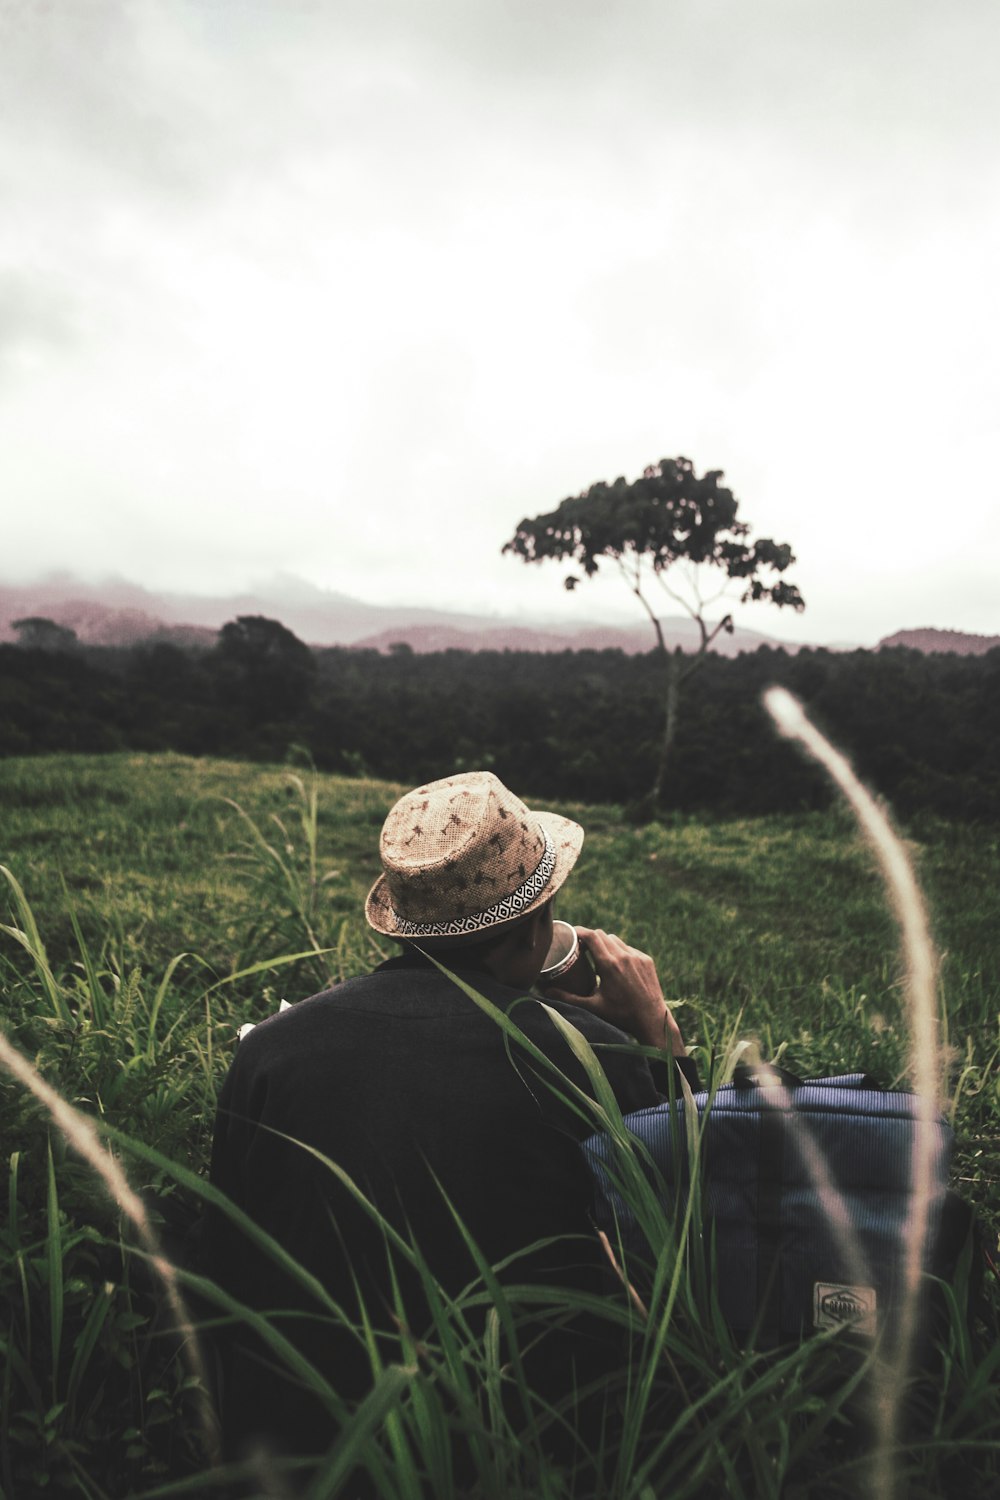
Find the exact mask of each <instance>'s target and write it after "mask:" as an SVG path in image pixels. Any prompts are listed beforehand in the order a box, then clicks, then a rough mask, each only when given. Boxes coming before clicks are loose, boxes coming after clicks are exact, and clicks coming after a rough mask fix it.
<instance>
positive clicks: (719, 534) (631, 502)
mask: <svg viewBox="0 0 1000 1500" xmlns="http://www.w3.org/2000/svg"><path fill="white" fill-rule="evenodd" d="M722 477H723V474H722V470H721V469H709V470H707V471H706V472H705V473H704V474H703V475H702V476H701V478H699V477H698V475H697V474H696V473H695V470H694V465H693V463H692V462H691V460H690V459H689V458H661V459H660V461H659V462H658V463H655V464H650V465H649V466H648V467H647V468H645V469H643V471H642V474H641V475H640V476H639V478H638V479H634V480H632V481H631V482H630V481H628V480H626V479H624V478H619V479H616V480H615V481H614V483H613V484H608V483H607V482H606V481H605V480H603V479H602V480H598V482H597V483H596V484H592V485H590V487H589V488H588V489H586V490H584V491H583V493H582V494H580V495H570V496H568V497H567V499H565V500H563V501H561V502H560V504H559V505H557V506H556V508H555V510H551V511H548V512H547V513H546V514H544V515H541V516H535V517H534V519H530V518H528V519H525V520H523V521H522V522H521V523H520V525H519V526H518V528H517V530H516V531H515V533H514V535H513V537H512V538H511V539H510V541H509V542H507V543H506V545H505V546H504V548H503V551H504V552H510V553H513V555H514V556H515V557H520V558H522V559H523V561H524V562H545V561H547V560H552V561H556V562H572V563H575V564H576V565H577V566H578V567H580V568H582V569H583V573H584V575H585V576H586V577H588V578H592V577H593V576H594V574H595V573H597V572H598V570H599V567H600V564H601V562H602V561H603V560H608V561H611V562H613V563H615V564H616V566H617V567H618V570H619V572H620V573H621V575H622V577H623V578H624V580H625V582H626V584H627V585H628V587H629V589H630V590H631V592H632V593H633V594H634V595H635V597H636V599H638V601H639V603H640V604H641V605H642V607H643V609H644V610H645V611H646V614H647V615H648V616H649V619H650V622H651V623H652V626H653V629H654V631H655V633H656V643H657V647H658V649H659V650H660V652H661V653H662V654H663V655H664V656H665V657H668V658H669V665H668V671H667V681H666V693H665V718H664V730H663V741H662V746H661V753H660V758H659V763H658V766H657V771H656V776H655V777H654V781H653V786H652V790H651V792H650V794H649V797H648V799H647V802H648V805H649V808H650V810H651V809H652V808H653V807H655V806H656V805H657V804H658V803H659V801H660V797H661V794H662V791H663V785H664V780H665V776H666V770H667V762H668V760H669V758H670V752H671V748H672V746H673V743H674V738H675V734H676V728H677V712H678V701H679V694H680V686H681V683H682V682H683V680H684V678H685V677H686V676H688V675H689V674H690V673H691V672H692V671H693V670H694V669H695V668H696V667H697V666H698V665H699V664H700V662H701V660H702V659H703V657H704V655H705V653H706V651H707V650H708V648H709V646H710V645H711V644H712V642H713V641H714V640H715V638H716V636H717V635H718V634H719V632H720V631H721V630H725V631H728V632H729V633H732V630H733V619H732V615H731V614H729V613H728V611H727V612H726V613H724V614H723V615H721V616H720V617H719V618H718V619H717V620H715V621H714V623H713V622H711V621H709V620H708V619H707V618H706V610H707V609H709V608H710V607H711V605H712V604H713V603H715V602H716V601H717V600H718V599H720V598H721V597H722V596H723V595H725V594H727V593H728V591H729V586H730V584H736V585H737V586H738V588H739V589H740V590H741V592H740V594H739V598H740V602H741V603H744V604H746V603H750V602H757V601H762V600H767V601H768V602H770V603H771V604H776V605H778V606H779V607H785V606H788V607H790V608H792V609H795V610H801V609H804V608H805V601H804V600H803V598H802V595H801V594H800V593H799V590H798V588H797V587H796V586H795V584H794V583H788V582H786V581H785V579H784V578H783V577H782V576H781V575H783V574H784V572H785V571H786V569H787V568H789V567H790V566H791V565H792V563H793V562H794V561H795V558H794V556H793V553H792V549H791V547H790V546H789V545H788V543H787V542H775V541H772V539H771V538H770V537H760V538H758V539H757V540H756V541H752V540H750V527H749V526H748V525H747V523H746V522H745V521H741V520H740V519H739V516H738V510H739V502H738V501H737V499H736V497H735V496H734V494H733V492H732V490H730V489H728V488H727V487H726V486H725V485H723V484H721V483H720V480H721V479H722ZM711 569H716V570H718V571H719V572H721V574H722V575H723V581H722V585H721V587H720V588H719V589H717V591H716V592H715V594H714V595H712V596H711V597H710V598H708V599H706V598H705V597H704V595H703V593H702V577H703V574H704V573H705V572H706V571H707V570H711ZM678 573H680V574H681V575H682V578H683V583H681V582H680V580H679V579H678V577H677V574H678ZM668 574H669V575H670V582H668V581H667V575H668ZM651 580H652V581H655V583H656V585H658V587H659V588H660V589H662V590H663V592H664V594H665V595H667V596H668V597H669V598H670V599H672V600H673V601H674V602H675V603H677V604H680V605H681V607H682V608H683V609H685V610H686V611H687V613H688V614H689V615H690V616H691V618H692V619H693V620H694V622H695V624H696V625H697V626H698V630H699V634H700V642H699V647H698V650H697V652H696V654H695V656H694V657H693V658H690V659H688V661H687V662H686V663H685V664H683V665H682V664H681V660H680V656H679V654H675V655H674V656H673V657H669V653H668V652H667V645H666V640H665V639H664V634H663V625H662V622H661V616H660V611H659V609H658V608H657V607H655V604H654V599H653V597H651V594H650V581H651ZM579 582H580V576H579V574H577V573H570V574H568V575H567V576H566V578H565V579H564V583H565V586H566V587H567V588H568V589H573V588H576V586H577V584H578V583H579Z"/></svg>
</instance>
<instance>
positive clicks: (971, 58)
mask: <svg viewBox="0 0 1000 1500" xmlns="http://www.w3.org/2000/svg"><path fill="white" fill-rule="evenodd" d="M998 66H1000V4H997V3H996V0H877V3H873V0H753V3H752V4H748V3H747V0H618V3H615V0H574V3H573V4H569V3H553V0H419V3H416V0H312V3H309V0H49V3H43V0H0V125H2V128H0V503H2V509H3V525H2V527H0V549H2V551H0V577H3V578H5V579H7V580H8V581H12V580H17V581H23V580H27V579H30V578H34V577H37V576H39V575H41V574H42V573H44V572H47V571H49V570H52V569H56V568H69V569H73V570H75V571H76V572H78V573H80V574H83V575H85V576H87V577H89V578H95V577H100V576H101V575H103V574H119V575H123V576H125V577H128V578H130V579H132V580H133V581H135V582H139V583H143V584H146V585H147V586H149V587H151V588H169V589H193V590H196V591H199V592H220V591H222V592H229V591H233V592H235V591H236V590H238V589H240V588H243V587H244V586H246V585H248V584H250V583H252V582H253V581H255V580H260V579H264V578H267V577H269V576H271V575H272V574H274V573H276V572H283V573H291V574H295V575H298V576H300V577H302V578H303V579H306V580H308V581H309V582H310V583H312V584H314V585H319V586H321V587H324V588H331V589H335V590H339V591H342V592H345V593H349V594H354V595H356V596H358V597H361V598H365V599H371V600H375V601H386V602H422V603H428V604H435V605H439V606H454V607H455V608H456V609H466V610H468V609H474V610H479V609H485V610H490V611H496V612H502V613H511V612H514V611H516V610H519V609H520V610H530V611H532V612H535V613H538V612H547V613H550V614H552V615H553V616H556V617H558V618H561V619H563V620H565V621H567V622H568V621H570V620H572V619H573V618H577V617H582V616H584V615H586V616H588V617H599V616H604V617H606V618H607V617H615V616H617V617H619V618H636V616H634V615H633V612H632V609H631V608H630V606H631V605H632V604H633V601H630V600H629V599H628V597H627V596H626V595H625V593H624V592H623V586H622V584H621V582H620V580H618V579H616V578H613V577H610V576H609V578H608V580H607V581H606V582H605V583H603V584H597V585H590V584H588V585H587V586H586V587H585V588H581V589H579V590H578V591H577V592H576V593H575V594H566V593H565V591H564V590H563V589H562V588H561V576H562V575H561V572H560V570H559V569H558V568H557V567H555V566H554V565H550V566H547V567H542V568H530V567H526V566H525V565H523V564H521V563H519V562H516V561H514V560H513V559H510V558H504V559H501V558H500V556H499V550H500V547H501V546H502V544H503V543H504V541H506V540H507V538H508V537H509V536H510V535H511V533H512V532H513V530H514V527H515V526H516V524H517V522H518V521H519V520H520V519H521V517H522V516H525V515H534V514H536V513H538V512H540V511H543V510H548V509H551V508H552V507H553V506H554V505H555V504H557V503H558V501H559V500H561V499H562V498H563V497H564V496H566V495H568V494H570V493H575V492H578V491H579V490H581V489H583V488H584V487H585V486H587V485H588V484H590V483H591V482H592V481H594V480H597V479H602V478H603V479H609V480H610V479H614V478H615V477H616V476H617V475H619V474H624V475H626V476H627V477H633V476H634V475H636V474H638V473H639V472H640V471H641V469H642V468H643V467H644V465H646V464H647V463H649V462H651V461H653V460H655V459H658V458H661V457H672V456H676V455H679V454H684V455H686V456H688V457H690V458H691V459H693V461H694V463H695V465H696V467H697V468H698V470H699V471H700V470H702V469H706V468H719V469H723V470H724V471H725V474H726V481H727V483H729V484H730V486H731V487H732V489H733V490H734V492H735V493H736V495H737V497H738V498H739V500H740V503H741V515H742V517H743V518H744V519H745V520H747V521H749V522H750V523H751V524H752V526H753V528H754V531H755V533H756V534H762V535H770V536H773V537H775V538H776V539H777V540H779V541H788V542H790V543H791V544H792V546H793V548H794V551H795V552H796V554H797V557H798V563H797V565H796V567H795V568H794V569H793V570H792V571H791V572H790V573H789V575H788V576H789V577H790V578H792V579H793V580H794V581H795V582H797V583H798V584H799V586H800V588H801V590H802V592H803V594H804V595H805V597H806V600H807V604H808V608H807V609H806V611H805V613H804V614H803V615H801V616H798V617H795V616H792V615H790V614H789V613H788V612H787V611H785V612H782V613H779V612H778V611H776V610H774V609H771V608H768V607H766V606H763V605H758V606H756V607H751V608H748V609H746V610H744V611H742V612H740V614H739V616H738V618H740V619H741V621H742V623H744V624H746V625H748V626H751V627H752V628H756V629H759V630H763V631H767V632H770V633H773V634H775V635H779V636H786V637H787V638H789V639H794V640H813V641H825V642H832V641H838V640H843V641H856V642H860V643H862V644H868V643H872V642H874V641H875V640H877V639H878V637H879V636H881V635H883V634H886V633H888V632H890V631H892V630H895V629H897V628H899V627H902V626H918V625H938V626H942V627H950V628H953V629H962V630H971V631H977V632H983V633H989V634H993V633H1000V587H998V580H997V574H998V562H1000V505H998V480H997V471H998V452H997V422H998V416H997V414H998V412H1000V380H998V356H997V349H998V347H1000V311H998V291H997V285H998V275H1000V153H998V140H1000V90H998V88H997V84H996V79H997V74H998Z"/></svg>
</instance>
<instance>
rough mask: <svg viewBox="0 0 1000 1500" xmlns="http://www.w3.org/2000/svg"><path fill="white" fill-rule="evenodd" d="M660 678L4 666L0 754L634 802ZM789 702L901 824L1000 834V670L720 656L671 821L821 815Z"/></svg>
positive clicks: (385, 667)
mask: <svg viewBox="0 0 1000 1500" xmlns="http://www.w3.org/2000/svg"><path fill="white" fill-rule="evenodd" d="M663 676H664V671H663V662H662V659H658V658H657V656H656V655H655V654H654V653H650V654H649V655H647V656H627V655H625V654H624V653H622V652H620V651H580V652H563V653H555V654H542V653H533V652H476V653H471V652H465V651H444V652H440V653H435V654H428V655H415V654H414V653H413V652H411V651H410V650H409V649H408V648H406V647H396V648H394V649H393V650H392V651H390V653H389V654H388V655H380V654H379V653H377V652H374V651H361V650H355V649H351V648H348V647H331V648H324V649H317V650H313V651H310V650H309V649H308V648H307V647H306V646H304V645H303V644H302V643H301V642H300V641H299V640H297V639H296V637H295V636H293V635H292V634H291V632H289V631H287V630H285V629H284V627H283V626H281V625H279V624H278V623H277V622H275V621H268V620H264V619H252V620H249V621H248V620H243V621H238V622H233V623H232V624H231V625H228V626H226V627H224V629H223V631H222V632H221V635H220V639H219V644H218V646H216V647H215V649H214V650H211V651H202V652H189V651H185V650H182V649H180V648H178V647H176V646H172V645H165V644H159V645H153V646H146V647H143V646H137V647H133V648H131V649H120V648H110V647H104V648H96V647H94V648H79V647H78V648H76V649H74V650H67V651H52V650H37V649H25V648H24V647H15V646H0V754H5V755H21V754H34V753H44V752H47V751H55V750H77V751H110V750H122V749H135V750H162V749H171V750H179V751H183V752H185V753H187V754H191V755H213V756H235V757H241V758H248V759H260V760H269V761H274V760H278V761H280V760H284V759H286V758H287V757H288V756H289V755H290V754H291V755H294V754H296V753H297V750H296V747H300V749H301V750H302V751H307V752H308V753H309V754H311V756H312V758H313V760H314V761H315V764H316V765H317V766H318V767H319V768H320V769H323V770H330V771H339V772H347V773H353V774H370V775H373V776H379V777H386V778H389V779H392V780H396V781H401V782H409V783H411V784H413V783H416V782H418V781H421V780H424V779H428V778H432V777H435V776H440V775H443V774H446V773H447V772H448V771H450V770H457V769H462V768H471V767H478V766H488V767H491V768H492V769H493V770H495V771H496V773H497V774H498V775H499V776H500V777H502V778H503V779H504V780H507V781H509V782H510V783H511V784H512V785H513V786H515V787H518V788H522V789H524V790H526V791H529V792H530V793H531V794H532V795H535V796H544V797H551V798H565V799H571V800H572V799H580V800H585V801H596V802H619V803H626V804H627V803H630V802H633V801H636V800H637V799H639V798H640V797H641V796H642V795H643V793H645V792H646V791H648V788H649V786H650V783H651V781H652V776H653V768H654V760H655V755H656V750H657V744H658V740H659V737H660V734H661V729H662V722H663ZM772 683H780V684H782V685H783V686H785V687H787V688H789V689H790V690H791V691H792V692H793V693H795V694H796V695H797V696H798V697H799V698H800V699H801V700H802V701H803V702H804V704H805V705H806V707H807V709H808V711H809V713H810V714H811V716H812V717H813V719H814V720H815V722H817V723H818V724H819V725H820V727H821V728H823V729H825V730H826V731H827V733H828V734H829V735H830V736H831V738H832V739H833V740H834V741H835V743H837V744H838V745H839V746H840V747H841V748H843V749H844V750H846V751H847V752H848V753H849V754H850V755H851V756H852V757H853V759H854V762H855V764H856V766H857V768H858V769H859V771H860V773H861V774H862V776H863V777H864V778H865V779H866V781H867V782H868V783H869V785H870V786H872V787H873V788H874V789H875V790H876V791H878V792H879V793H881V794H882V795H884V796H885V797H886V798H887V799H888V800H889V801H890V802H891V803H892V805H893V806H894V807H895V808H896V809H897V810H898V811H899V812H900V813H901V814H903V815H905V816H910V815H912V814H914V813H916V812H918V811H921V810H927V811H932V812H936V813H938V814H940V815H942V816H944V817H949V818H961V819H977V820H979V819H982V820H989V821H991V822H992V821H1000V755H998V745H1000V649H997V650H993V651H989V652H987V653H986V654H985V655H982V656H975V657H973V656H966V657H961V656H953V655H923V654H922V653H920V652H918V651H915V650H909V649H905V648H899V649H893V650H883V651H878V652H871V651H852V652H832V651H825V650H803V651H800V652H798V653H797V654H795V655H789V654H788V653H786V652H785V651H781V650H773V649H770V648H768V647H761V648H760V649H759V650H758V651H756V652H753V653H750V654H744V655H741V656H738V657H734V658H723V657H716V656H710V657H709V658H708V659H707V660H706V662H705V664H704V666H703V667H702V669H701V670H700V671H699V672H697V673H695V674H694V675H693V676H692V677H691V678H690V679H689V681H688V682H687V684H686V685H685V688H684V695H683V700H682V704H681V715H680V726H679V730H678V736H677V744H676V751H675V755H674V760H673V764H672V769H671V772H670V775H669V780H668V787H667V795H666V805H667V806H668V807H669V808H675V809H681V810H687V811H697V812H703V811H712V812H719V813H737V812H738V813H759V812H770V811H781V810H789V811H791V810H795V809H799V808H808V807H817V806H822V805H823V804H825V803H826V802H827V801H828V800H829V796H830V793H829V790H828V787H827V784H826V782H825V779H824V778H823V776H822V775H821V774H820V773H819V772H818V771H817V770H816V769H815V768H814V767H813V766H812V765H811V764H809V763H807V762H806V761H805V760H804V759H802V757H801V756H800V755H799V754H798V752H797V751H796V750H795V749H794V748H793V747H792V746H791V745H789V744H788V743H786V742H783V741H781V740H779V739H778V738H777V736H776V735H775V733H774V732H773V730H772V728H771V725H770V720H769V719H768V717H767V715H766V714H765V712H764V710H763V708H762V705H761V694H762V692H763V691H764V689H765V688H766V687H768V686H769V685H770V684H772Z"/></svg>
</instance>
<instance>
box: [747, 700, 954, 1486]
mask: <svg viewBox="0 0 1000 1500" xmlns="http://www.w3.org/2000/svg"><path fill="white" fill-rule="evenodd" d="M764 702H765V705H766V707H767V709H768V712H769V713H770V714H771V717H772V718H773V719H774V721H775V723H776V725H777V726H778V729H779V731H780V732H781V733H782V734H783V735H785V736H787V737H788V738H789V739H796V740H798V741H799V742H800V744H801V745H803V747H804V748H805V749H806V750H807V751H808V753H809V754H810V755H811V756H812V757H813V758H814V759H815V760H817V761H818V762H819V763H820V765H822V766H823V768H824V769H825V770H826V771H827V772H828V773H829V775H830V776H831V778H832V779H833V781H834V783H835V784H836V786H837V787H838V788H839V790H840V791H841V792H842V793H843V795H844V797H845V798H846V799H847V801H848V803H849V804H850V806H851V809H852V811H853V812H854V814H855V816H856V818H857V820H858V823H859V825H860V827H861V829H862V831H863V833H864V834H865V837H866V838H867V839H868V841H869V843H870V844H871V847H872V849H873V851H874V853H875V856H876V858H877V860H878V863H879V866H880V867H881V871H882V876H883V879H884V880H885V884H886V887H887V889H888V892H889V896H890V899H891V902H892V906H893V909H894V911H895V914H896V918H897V920H898V922H899V925H900V929H901V933H902V949H903V960H904V965H905V970H906V984H905V994H906V1000H907V1005H908V1010H909V1023H910V1076H911V1079H912V1082H913V1087H914V1090H915V1092H916V1095H917V1099H918V1111H917V1117H916V1129H915V1132H914V1145H913V1157H912V1163H911V1200H910V1201H911V1215H910V1229H909V1234H908V1235H907V1238H906V1244H905V1248H904V1256H903V1297H902V1302H901V1307H900V1317H899V1326H898V1334H897V1338H896V1342H895V1346H894V1348H893V1349H892V1350H891V1351H890V1355H889V1358H888V1360H886V1361H885V1362H884V1364H883V1365H882V1366H881V1368H882V1370H883V1373H884V1379H883V1380H881V1381H880V1382H879V1386H880V1388H879V1390H878V1391H877V1392H876V1405H877V1416H878V1433H879V1440H878V1447H877V1451H876V1454H875V1462H874V1467H873V1488H874V1492H875V1494H876V1495H877V1496H878V1497H879V1500H892V1496H893V1495H894V1493H895V1476H894V1473H893V1468H892V1459H891V1453H892V1448H893V1445H894V1443H895V1440H896V1429H897V1425H898V1416H899V1409H900V1402H901V1398H902V1395H903V1391H904V1387H905V1384H906V1379H907V1374H908V1371H909V1367H910V1360H911V1356H912V1352H913V1341H914V1334H915V1330H916V1315H917V1304H918V1295H917V1294H918V1290H919V1284H920V1276H921V1273H922V1271H923V1267H924V1264H925V1254H926V1248H927V1232H928V1226H929V1222H930V1211H931V1205H932V1203H933V1200H934V1197H935V1186H934V1171H935V1158H936V1143H935V1124H936V1121H937V1117H938V1115H939V1114H940V1108H941V1104H940V1077H941V1063H940V1055H939V1046H938V1028H937V988H936V978H937V963H936V959H935V954H934V947H933V944H932V943H931V939H930V932H929V928H928V922H927V913H926V909H925V906H924V901H923V897H922V895H921V892H920V888H919V886H918V885H917V880H916V876H915V875H914V873H913V868H912V865H911V864H910V861H909V859H908V857H907V854H906V850H905V848H904V847H903V844H902V842H901V840H900V839H899V838H897V836H896V834H895V833H894V832H893V830H892V827H891V826H890V823H889V820H888V818H887V817H886V815H885V813H884V812H883V811H882V810H881V808H880V807H879V806H878V804H877V802H876V801H875V799H874V798H873V797H872V796H871V794H870V793H869V792H867V791H866V790H865V788H864V787H863V786H862V785H861V782H860V781H859V780H858V778H857V776H855V774H854V771H853V770H852V768H851V765H850V763H849V762H848V760H847V758H846V757H845V756H844V755H842V754H841V753H840V752H839V751H838V750H835V749H834V747H833V746H832V745H831V744H830V742H829V741H828V740H827V739H825V738H824V736H823V735H822V734H820V732H819V730H818V729H816V728H815V726H814V725H813V724H811V723H810V722H809V720H808V719H807V717H806V715H805V713H804V711H803V709H802V706H801V704H800V703H798V702H797V700H796V699H795V698H793V697H792V695H791V693H788V692H786V691H785V689H784V688H769V689H768V691H767V692H766V693H765V694H764Z"/></svg>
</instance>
